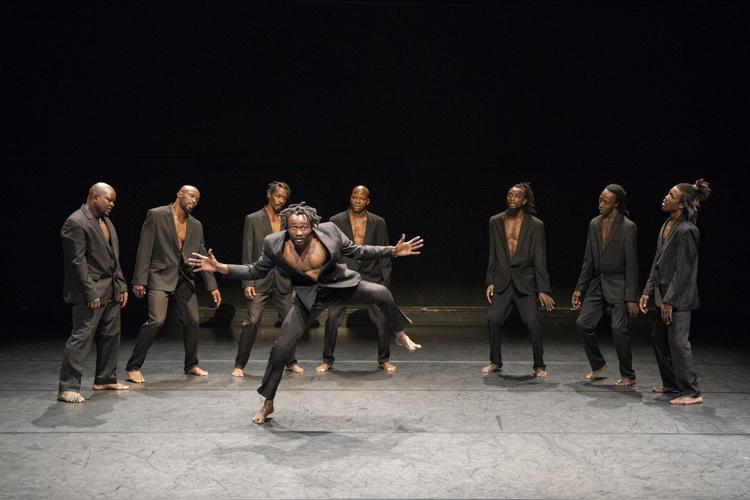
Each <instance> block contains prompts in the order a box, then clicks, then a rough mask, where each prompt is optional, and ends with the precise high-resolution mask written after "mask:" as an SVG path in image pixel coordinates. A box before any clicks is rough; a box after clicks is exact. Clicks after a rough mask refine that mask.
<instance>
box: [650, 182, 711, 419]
mask: <svg viewBox="0 0 750 500" xmlns="http://www.w3.org/2000/svg"><path fill="white" fill-rule="evenodd" d="M710 195H711V187H710V186H709V184H708V182H706V181H705V180H703V179H698V180H697V181H695V184H690V183H687V182H683V183H680V184H677V185H676V186H674V187H673V188H672V189H670V190H669V192H668V193H667V195H666V196H665V197H664V199H663V200H662V202H661V209H662V211H663V212H666V213H668V214H669V218H668V219H667V221H666V222H665V223H664V225H662V227H661V231H659V237H658V239H657V242H656V255H655V256H654V262H653V264H652V265H651V271H650V272H649V274H648V281H647V282H646V287H645V288H644V289H643V295H641V298H640V301H639V302H640V303H639V306H640V309H641V312H643V313H644V314H646V312H647V311H648V301H649V298H650V297H651V296H652V295H653V296H654V302H655V303H656V307H658V308H659V310H660V314H659V315H658V317H657V319H656V321H655V322H654V328H653V331H652V337H653V341H654V352H655V354H656V363H657V365H658V366H659V374H660V375H661V380H662V384H663V385H661V386H659V387H654V388H653V391H654V392H657V393H669V392H678V393H679V394H680V395H679V396H678V397H676V398H674V399H672V400H671V401H670V403H671V404H673V405H680V406H682V405H694V404H700V403H703V396H702V395H701V392H700V389H699V388H698V376H697V375H696V374H695V369H694V368H693V351H692V348H691V346H690V319H691V316H692V311H693V309H697V308H698V306H699V305H700V299H699V297H698V244H699V242H700V231H698V227H697V226H696V225H695V222H696V221H697V220H698V207H699V206H700V204H701V202H703V201H705V200H706V199H707V198H708V197H709V196H710Z"/></svg>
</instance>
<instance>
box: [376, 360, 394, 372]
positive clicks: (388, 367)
mask: <svg viewBox="0 0 750 500" xmlns="http://www.w3.org/2000/svg"><path fill="white" fill-rule="evenodd" d="M378 368H381V369H383V370H385V372H386V373H393V372H395V371H396V365H393V364H391V363H389V362H388V361H383V362H382V363H378Z"/></svg>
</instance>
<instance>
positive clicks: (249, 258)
mask: <svg viewBox="0 0 750 500" xmlns="http://www.w3.org/2000/svg"><path fill="white" fill-rule="evenodd" d="M254 233H255V229H254V227H253V221H252V219H251V217H250V216H249V215H248V216H247V217H245V228H244V230H243V235H242V263H243V264H246V265H247V264H252V262H253V254H254V250H255V247H254V245H255V240H254V239H253V237H254V236H255V234H254ZM249 286H252V287H254V286H255V280H243V281H242V289H243V290H244V289H245V288H247V287H249Z"/></svg>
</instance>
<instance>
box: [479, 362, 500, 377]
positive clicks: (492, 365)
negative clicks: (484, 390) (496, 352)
mask: <svg viewBox="0 0 750 500" xmlns="http://www.w3.org/2000/svg"><path fill="white" fill-rule="evenodd" d="M497 370H498V367H497V365H496V364H495V363H490V364H489V365H487V366H485V367H484V368H482V373H483V374H485V375H489V374H490V373H492V372H495V371H497Z"/></svg>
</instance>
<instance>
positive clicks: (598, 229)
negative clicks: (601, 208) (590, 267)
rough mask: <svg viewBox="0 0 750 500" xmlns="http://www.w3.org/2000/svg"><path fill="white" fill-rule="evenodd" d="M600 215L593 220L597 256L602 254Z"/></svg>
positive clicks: (601, 222)
mask: <svg viewBox="0 0 750 500" xmlns="http://www.w3.org/2000/svg"><path fill="white" fill-rule="evenodd" d="M602 224H603V221H602V216H601V215H600V216H599V217H597V218H596V220H595V221H594V248H595V249H596V252H595V255H596V257H597V258H599V257H600V256H601V255H602Z"/></svg>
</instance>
